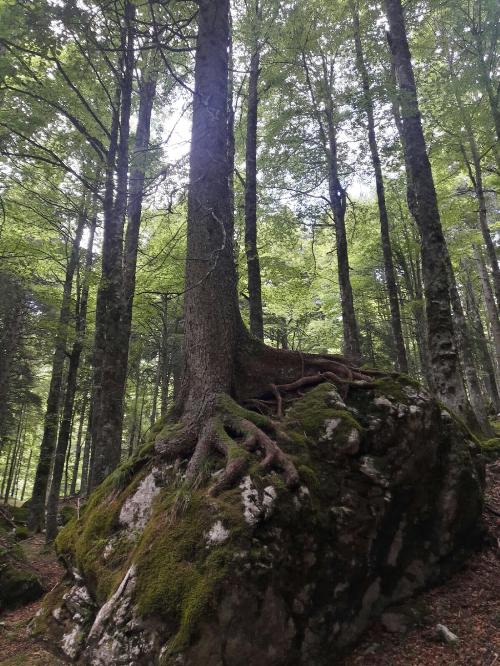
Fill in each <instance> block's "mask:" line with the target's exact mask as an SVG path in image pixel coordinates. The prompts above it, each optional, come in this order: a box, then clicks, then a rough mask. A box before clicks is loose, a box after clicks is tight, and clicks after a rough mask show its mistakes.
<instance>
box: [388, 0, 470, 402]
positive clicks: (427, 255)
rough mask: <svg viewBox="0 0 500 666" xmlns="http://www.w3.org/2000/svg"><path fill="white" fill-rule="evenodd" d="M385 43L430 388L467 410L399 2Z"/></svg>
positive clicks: (393, 1)
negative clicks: (418, 248)
mask: <svg viewBox="0 0 500 666" xmlns="http://www.w3.org/2000/svg"><path fill="white" fill-rule="evenodd" d="M385 7H386V13H387V19H388V22H389V33H388V37H389V43H390V48H391V53H392V57H393V59H394V65H395V70H396V76H397V82H398V86H399V93H400V103H401V111H402V114H401V115H402V132H403V136H404V146H403V148H404V151H405V155H406V158H407V162H408V169H409V172H410V177H411V184H412V187H413V189H414V192H415V197H416V202H415V206H414V213H415V219H416V222H417V226H418V229H419V232H420V238H421V243H422V269H423V281H424V291H425V302H426V314H427V333H428V340H429V353H430V356H431V361H432V366H433V376H434V385H435V389H436V392H437V394H438V395H439V396H440V397H441V399H442V400H443V401H444V402H445V403H446V404H448V405H449V406H450V407H453V408H454V409H456V410H457V411H459V412H461V413H463V412H464V410H465V395H464V391H463V385H462V380H461V377H460V373H459V367H458V358H457V352H456V350H455V346H454V337H453V322H452V317H451V307H450V297H449V293H450V284H449V276H448V266H447V261H448V260H447V257H448V248H447V246H446V241H445V238H444V235H443V230H442V227H441V220H440V217H439V209H438V202H437V197H436V191H435V189H434V181H433V177H432V170H431V165H430V162H429V158H428V155H427V148H426V144H425V138H424V133H423V129H422V121H421V116H420V110H419V105H418V99H417V88H416V84H415V78H414V74H413V66H412V63H411V55H410V48H409V46H408V40H407V37H406V28H405V22H404V17H403V9H402V6H401V2H400V0H385Z"/></svg>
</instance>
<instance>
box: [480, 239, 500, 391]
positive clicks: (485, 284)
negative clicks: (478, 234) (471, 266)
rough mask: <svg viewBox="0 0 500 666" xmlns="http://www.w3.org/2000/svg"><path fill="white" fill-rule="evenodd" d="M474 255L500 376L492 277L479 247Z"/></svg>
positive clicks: (499, 326) (498, 322) (499, 333)
mask: <svg viewBox="0 0 500 666" xmlns="http://www.w3.org/2000/svg"><path fill="white" fill-rule="evenodd" d="M474 256H475V259H476V265H477V269H478V273H479V277H480V278H481V287H482V292H483V299H484V304H485V306H486V313H487V315H488V320H489V324H490V330H491V337H492V338H493V344H494V347H495V355H496V358H497V377H498V376H499V372H498V366H499V365H500V360H499V359H500V319H499V317H498V310H497V306H496V303H495V297H494V296H493V290H492V289H491V284H490V279H489V277H488V272H487V271H486V266H485V265H484V260H483V256H482V254H481V252H480V250H479V248H477V247H474ZM497 381H498V379H497Z"/></svg>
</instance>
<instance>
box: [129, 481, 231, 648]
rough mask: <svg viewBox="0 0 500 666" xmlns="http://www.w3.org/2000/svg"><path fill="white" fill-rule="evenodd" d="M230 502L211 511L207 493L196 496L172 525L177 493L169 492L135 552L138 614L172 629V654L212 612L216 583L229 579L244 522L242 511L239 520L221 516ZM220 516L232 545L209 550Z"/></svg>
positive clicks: (226, 513)
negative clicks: (156, 617) (237, 535)
mask: <svg viewBox="0 0 500 666" xmlns="http://www.w3.org/2000/svg"><path fill="white" fill-rule="evenodd" d="M228 499H229V498H226V499H225V500H219V501H217V502H214V506H213V507H211V506H210V505H209V504H208V503H207V501H206V496H205V493H204V491H203V490H197V491H193V492H191V494H190V497H189V500H188V501H186V502H185V505H184V507H183V511H182V514H180V515H178V516H177V518H176V519H175V520H174V521H169V520H168V516H171V512H172V506H173V504H175V503H176V502H177V501H178V491H177V492H176V491H165V492H164V493H162V495H161V496H160V497H159V498H158V500H157V501H156V502H155V509H154V512H153V515H152V517H151V519H150V521H149V523H148V525H147V527H146V530H145V532H144V535H143V538H142V540H141V542H140V544H139V547H138V548H137V550H136V552H135V553H134V558H133V559H134V561H135V563H136V565H137V586H136V591H135V601H136V603H137V606H138V610H139V613H140V614H142V615H145V616H148V615H159V616H160V617H161V618H162V619H163V620H164V621H165V622H166V624H167V625H168V626H170V627H172V628H173V632H172V633H173V638H172V640H171V642H170V646H169V647H170V652H175V651H177V650H179V649H181V648H182V646H184V645H185V644H187V642H188V641H189V638H190V637H191V635H192V632H193V631H194V629H195V627H196V625H197V624H198V622H199V621H200V619H201V618H202V617H203V616H204V615H205V613H206V612H207V611H208V610H209V609H210V608H211V606H212V603H213V601H214V599H215V595H216V590H217V585H218V583H219V582H220V581H221V580H222V579H223V578H224V577H225V574H226V568H227V563H228V562H229V561H230V559H231V558H232V554H233V548H234V546H233V547H231V541H232V539H233V538H234V535H235V532H234V529H233V528H234V527H236V525H235V521H236V520H238V519H240V520H241V510H240V512H239V515H238V516H237V517H236V516H235V514H232V513H231V512H230V511H224V512H222V511H221V510H222V509H223V508H224V504H225V503H228ZM229 504H230V500H229ZM221 514H222V515H223V518H222V520H223V523H224V526H225V527H226V529H229V530H230V532H231V537H230V540H229V541H227V542H225V543H223V544H220V545H212V546H211V547H210V548H208V547H207V544H206V534H207V533H208V531H209V530H210V527H211V526H212V525H213V523H214V522H215V521H216V520H217V516H220V515H221ZM219 519H220V518H219Z"/></svg>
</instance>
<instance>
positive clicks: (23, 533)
mask: <svg viewBox="0 0 500 666" xmlns="http://www.w3.org/2000/svg"><path fill="white" fill-rule="evenodd" d="M15 535H16V539H17V540H18V541H24V539H27V538H28V537H29V535H30V532H29V530H28V528H27V527H26V526H25V525H18V526H17V527H16V529H15Z"/></svg>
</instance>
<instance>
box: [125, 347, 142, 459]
mask: <svg viewBox="0 0 500 666" xmlns="http://www.w3.org/2000/svg"><path fill="white" fill-rule="evenodd" d="M135 366H136V367H135V387H134V408H133V412H132V421H131V424H130V432H129V439H128V455H129V457H130V456H131V455H132V453H133V451H134V442H135V434H136V429H137V408H138V404H139V390H140V381H141V358H140V356H139V358H138V360H137V363H136V364H135Z"/></svg>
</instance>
